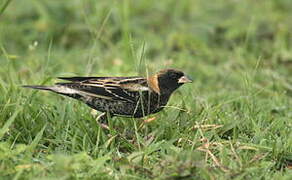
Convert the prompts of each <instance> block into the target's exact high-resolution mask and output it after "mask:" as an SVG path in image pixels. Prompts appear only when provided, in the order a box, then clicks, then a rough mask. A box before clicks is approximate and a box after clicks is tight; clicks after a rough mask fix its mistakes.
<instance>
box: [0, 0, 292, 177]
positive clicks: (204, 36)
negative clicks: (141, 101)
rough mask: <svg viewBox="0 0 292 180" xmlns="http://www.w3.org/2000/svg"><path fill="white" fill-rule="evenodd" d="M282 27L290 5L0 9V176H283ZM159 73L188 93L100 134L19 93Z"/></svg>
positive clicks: (287, 145)
mask: <svg viewBox="0 0 292 180" xmlns="http://www.w3.org/2000/svg"><path fill="white" fill-rule="evenodd" d="M291 19H292V2H291V0H258V1H252V0H217V1H206V0H193V1H191V0H180V1H177V0H167V1H155V0H140V1H134V0H123V1H118V0H103V1H95V0H70V1H60V0H42V1H38V0H22V1H16V0H14V1H11V0H2V1H0V94H1V95H0V179H1V180H2V179H222V180H223V179H224V180H225V179H261V180H263V179H277V180H278V179H287V180H288V179H292V108H291V107H292V33H291V32H292V21H291ZM169 67H172V68H177V69H182V70H183V71H184V72H186V73H187V74H189V76H191V77H193V79H194V83H192V84H187V85H185V86H183V87H181V88H180V90H179V91H177V92H176V93H174V94H173V96H172V98H171V100H170V102H169V103H168V107H166V108H165V109H164V110H163V112H160V113H157V114H155V115H153V116H150V117H147V118H144V119H131V118H120V117H115V118H112V119H111V120H110V127H111V130H110V132H109V133H106V132H105V131H104V130H103V129H101V128H100V127H99V126H98V125H97V123H96V121H95V117H94V116H93V115H92V114H93V113H92V111H91V109H90V108H88V107H87V106H86V105H84V104H82V103H80V102H78V101H74V100H72V99H69V98H65V97H61V96H58V95H55V94H52V93H48V92H37V91H35V90H29V89H23V88H21V85H25V84H30V85H32V84H33V85H34V84H47V85H48V84H53V83H55V82H57V80H56V79H55V78H56V77H58V76H75V75H77V76H87V75H92V76H94V75H99V76H102V75H104V76H107V75H116V76H130V75H137V74H140V75H145V74H146V73H147V72H149V73H153V72H156V71H157V70H160V69H163V68H169ZM153 117H154V118H155V120H153V121H151V122H147V120H149V119H148V118H153Z"/></svg>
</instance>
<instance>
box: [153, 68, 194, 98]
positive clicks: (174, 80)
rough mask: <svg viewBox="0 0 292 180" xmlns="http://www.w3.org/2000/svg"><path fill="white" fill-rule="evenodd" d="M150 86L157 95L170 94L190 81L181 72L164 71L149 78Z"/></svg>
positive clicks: (174, 70)
mask: <svg viewBox="0 0 292 180" xmlns="http://www.w3.org/2000/svg"><path fill="white" fill-rule="evenodd" d="M149 81H150V86H151V87H152V89H153V90H154V91H155V92H157V93H158V94H171V93H172V92H173V91H175V90H176V89H177V88H179V87H180V86H181V85H183V84H185V83H191V82H192V80H191V79H190V78H189V77H188V76H187V75H185V74H184V73H183V72H182V71H179V70H176V69H164V70H161V71H159V72H157V73H156V74H155V75H153V76H151V77H150V78H149Z"/></svg>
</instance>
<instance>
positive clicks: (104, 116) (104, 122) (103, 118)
mask: <svg viewBox="0 0 292 180" xmlns="http://www.w3.org/2000/svg"><path fill="white" fill-rule="evenodd" d="M110 117H112V115H111V114H109V113H106V112H103V113H101V114H100V115H98V116H97V117H96V122H97V123H98V124H99V125H100V127H102V128H103V129H107V130H109V127H108V118H110Z"/></svg>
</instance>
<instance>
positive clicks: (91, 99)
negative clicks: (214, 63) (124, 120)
mask: <svg viewBox="0 0 292 180" xmlns="http://www.w3.org/2000/svg"><path fill="white" fill-rule="evenodd" d="M59 79H62V80H66V81H69V82H61V83H56V84H55V85H53V86H24V87H27V88H34V89H40V90H48V91H53V92H55V93H58V94H62V95H65V96H69V97H71V98H74V99H78V100H81V101H83V102H84V103H86V104H87V105H88V106H90V107H91V108H93V109H96V110H98V111H100V112H105V114H104V116H103V119H105V118H106V117H108V116H127V117H135V118H139V117H144V116H147V115H149V114H153V113H156V112H159V111H160V110H162V109H163V107H164V106H165V105H166V104H167V102H168V100H169V98H170V96H171V94H172V93H173V92H174V91H175V90H176V89H177V88H179V87H180V86H181V85H182V84H184V83H188V82H192V81H191V80H190V79H189V78H188V77H187V76H186V75H185V74H184V73H183V72H181V71H179V70H175V69H165V70H161V71H159V72H158V73H156V74H154V75H153V76H150V77H148V78H144V77H138V76H134V77H60V78H59Z"/></svg>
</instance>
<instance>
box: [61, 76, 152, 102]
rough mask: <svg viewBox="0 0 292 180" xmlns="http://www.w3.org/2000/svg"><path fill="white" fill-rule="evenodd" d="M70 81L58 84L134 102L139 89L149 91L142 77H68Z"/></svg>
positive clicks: (106, 97) (96, 95)
mask: <svg viewBox="0 0 292 180" xmlns="http://www.w3.org/2000/svg"><path fill="white" fill-rule="evenodd" d="M60 79H63V80H68V81H71V82H69V83H57V84H56V85H58V86H64V87H68V88H70V89H73V90H77V91H78V92H80V94H81V95H82V94H85V95H89V96H93V97H98V98H104V99H112V100H119V101H127V102H136V101H137V99H138V98H139V95H140V92H141V91H149V88H148V85H147V80H146V79H145V78H142V77H69V78H64V77H61V78H60Z"/></svg>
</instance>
